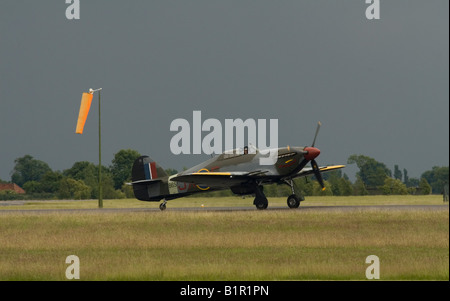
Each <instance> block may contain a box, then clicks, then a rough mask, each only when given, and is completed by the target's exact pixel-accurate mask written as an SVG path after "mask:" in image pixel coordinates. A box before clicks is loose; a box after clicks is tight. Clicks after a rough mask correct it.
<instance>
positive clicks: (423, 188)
mask: <svg viewBox="0 0 450 301" xmlns="http://www.w3.org/2000/svg"><path fill="white" fill-rule="evenodd" d="M419 189H420V193H421V194H423V195H428V194H430V193H431V185H430V184H429V183H428V181H427V179H425V178H421V179H420V182H419Z"/></svg>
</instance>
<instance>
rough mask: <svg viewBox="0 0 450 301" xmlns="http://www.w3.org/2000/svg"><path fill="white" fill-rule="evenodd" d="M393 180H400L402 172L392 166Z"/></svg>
mask: <svg viewBox="0 0 450 301" xmlns="http://www.w3.org/2000/svg"><path fill="white" fill-rule="evenodd" d="M394 179H397V180H400V181H401V180H402V171H401V170H400V169H399V168H398V165H397V164H395V165H394Z"/></svg>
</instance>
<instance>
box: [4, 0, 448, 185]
mask: <svg viewBox="0 0 450 301" xmlns="http://www.w3.org/2000/svg"><path fill="white" fill-rule="evenodd" d="M380 4H381V7H380V8H381V15H380V17H381V19H380V20H373V21H369V20H367V19H366V17H365V10H366V7H367V6H368V5H367V4H366V3H365V1H363V0H340V1H329V0H326V1H325V0H307V1H301V0H290V1H287V0H278V1H269V0H201V1H200V0H178V1H175V0H171V1H169V0H160V1H139V0H132V1H112V0H81V19H80V20H67V19H66V16H65V10H66V7H67V4H65V1H64V0H58V1H54V0H52V1H50V0H42V1H34V0H28V1H16V0H2V1H1V2H0V92H1V93H0V178H1V179H3V180H10V173H11V170H12V169H13V167H14V159H16V158H18V157H21V156H24V155H26V154H30V155H32V156H33V157H35V158H36V159H39V160H43V161H45V162H47V163H48V164H49V165H50V167H51V168H52V169H54V170H64V169H67V168H70V167H71V166H72V165H73V163H74V162H76V161H85V160H86V161H91V162H94V163H97V162H98V142H97V141H98V140H97V133H98V132H97V121H98V119H97V114H98V111H97V102H96V99H97V98H96V97H97V96H95V97H94V102H93V106H92V108H91V112H90V114H89V117H88V120H87V123H86V127H85V133H84V134H83V135H76V134H75V133H74V132H75V125H76V120H77V115H78V109H79V105H80V99H81V93H82V92H86V91H87V90H88V89H89V88H91V87H92V88H99V87H102V88H103V91H102V129H103V132H102V133H103V135H102V137H103V143H102V148H103V163H104V164H105V165H108V164H110V162H111V160H112V158H113V155H114V154H115V153H116V152H118V151H119V150H121V149H126V148H131V149H136V150H138V151H139V152H141V153H142V154H147V155H150V156H151V157H152V158H153V159H155V160H156V161H158V162H159V163H160V164H161V165H162V166H163V167H164V168H169V167H170V168H175V169H178V170H181V169H182V167H183V166H187V167H190V166H192V165H194V164H196V163H199V162H201V161H203V160H205V159H207V158H208V156H207V155H179V156H175V155H173V154H172V153H171V152H170V147H169V143H170V139H171V138H172V137H173V135H174V134H175V133H174V132H170V131H169V127H170V123H171V122H172V121H173V120H174V119H176V118H185V119H187V120H189V121H191V119H192V111H193V110H201V111H202V117H203V119H207V118H216V119H219V120H221V121H223V120H224V119H225V118H232V119H236V118H242V119H244V120H245V119H247V118H254V119H270V118H277V119H279V145H280V146H284V145H287V144H289V145H299V146H304V145H309V144H311V142H312V139H313V136H314V131H315V127H316V123H317V121H318V120H320V121H321V122H322V124H323V126H322V128H321V132H320V134H319V137H318V140H317V143H316V146H317V147H318V148H320V149H321V151H322V154H321V156H320V157H319V158H318V162H319V164H329V163H336V164H338V163H346V161H347V158H348V157H349V156H350V155H351V154H364V155H368V156H371V157H373V158H375V159H377V160H378V161H381V162H384V163H385V164H386V165H387V166H388V167H389V168H391V169H393V167H394V164H398V165H399V166H400V168H402V169H403V168H406V169H407V170H408V171H409V175H410V176H411V177H419V176H420V174H421V173H422V172H423V171H425V170H428V169H431V167H432V166H435V165H439V166H443V165H448V164H449V138H448V137H449V38H448V35H449V32H448V31H449V7H448V6H449V2H448V1H447V0H430V1H422V0H389V1H386V0H380ZM355 171H356V168H354V167H349V168H348V169H347V170H346V172H347V174H348V175H349V176H350V177H353V176H354V173H355Z"/></svg>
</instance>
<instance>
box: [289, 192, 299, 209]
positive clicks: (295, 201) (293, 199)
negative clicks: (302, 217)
mask: <svg viewBox="0 0 450 301" xmlns="http://www.w3.org/2000/svg"><path fill="white" fill-rule="evenodd" d="M287 204H288V206H289V208H291V209H295V208H298V207H299V206H300V199H299V198H298V196H296V195H295V194H292V195H290V196H289V197H288V198H287Z"/></svg>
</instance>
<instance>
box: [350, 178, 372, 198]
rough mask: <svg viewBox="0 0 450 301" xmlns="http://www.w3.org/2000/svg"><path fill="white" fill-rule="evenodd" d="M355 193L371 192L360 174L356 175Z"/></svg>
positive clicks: (366, 193) (365, 193) (364, 193)
mask: <svg viewBox="0 0 450 301" xmlns="http://www.w3.org/2000/svg"><path fill="white" fill-rule="evenodd" d="M353 194H354V195H368V194H369V192H368V191H367V189H366V185H364V182H363V180H361V177H359V176H358V175H357V176H356V181H355V184H353Z"/></svg>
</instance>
